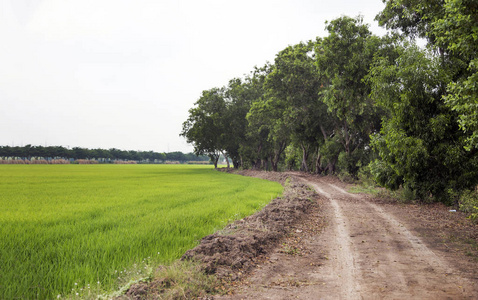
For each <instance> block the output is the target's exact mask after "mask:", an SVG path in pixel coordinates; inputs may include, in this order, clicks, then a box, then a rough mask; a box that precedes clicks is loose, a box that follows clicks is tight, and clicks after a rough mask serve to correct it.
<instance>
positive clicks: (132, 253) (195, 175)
mask: <svg viewBox="0 0 478 300" xmlns="http://www.w3.org/2000/svg"><path fill="white" fill-rule="evenodd" d="M281 192H282V187H281V186H280V185H279V184H278V183H274V182H268V181H265V180H260V179H256V178H248V177H242V176H238V175H231V174H226V173H222V172H216V171H214V170H213V169H212V168H211V167H210V166H191V165H179V166H178V165H0V207H1V209H0V299H15V298H18V299H53V298H64V297H67V298H70V297H73V298H74V297H77V296H78V297H81V298H83V297H88V296H89V295H93V294H98V293H103V292H109V291H112V290H114V289H117V288H118V287H119V286H120V285H122V284H124V283H125V280H126V281H128V280H131V279H138V278H142V277H143V278H144V277H145V276H148V272H149V271H150V270H151V268H152V267H153V266H155V265H157V264H162V263H168V262H170V261H172V260H175V259H177V258H179V257H180V256H181V255H182V254H183V253H184V252H185V251H186V250H187V249H190V248H192V247H194V246H195V245H196V244H197V241H198V240H199V239H200V238H201V237H203V236H206V235H208V234H211V233H213V232H214V231H215V230H217V229H219V228H221V227H222V226H224V225H225V224H226V223H227V222H230V221H232V220H234V219H238V218H241V217H244V216H246V215H249V214H252V213H253V212H254V211H256V210H258V209H260V208H261V207H263V206H264V205H265V204H267V203H268V202H269V201H270V200H271V199H273V198H275V197H277V196H278V195H279V194H280V193H281Z"/></svg>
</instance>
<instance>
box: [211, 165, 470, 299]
mask: <svg viewBox="0 0 478 300" xmlns="http://www.w3.org/2000/svg"><path fill="white" fill-rule="evenodd" d="M292 176H297V177H299V178H300V180H302V181H303V182H304V183H307V184H308V185H309V186H311V187H313V188H314V189H315V190H316V191H317V192H318V193H319V194H320V195H321V198H322V199H321V201H320V203H319V207H320V209H317V207H316V208H315V209H316V211H314V212H313V213H312V214H310V216H309V218H310V220H309V221H308V222H302V223H301V225H300V224H299V225H298V226H297V227H296V229H295V231H294V232H293V234H291V235H290V236H289V237H288V238H287V240H285V241H284V242H283V244H282V246H281V247H279V248H278V249H277V250H276V251H274V252H273V253H272V254H271V255H270V257H268V258H267V260H266V261H265V262H264V263H262V264H260V265H259V266H258V267H257V268H256V269H255V270H254V271H253V272H252V273H251V275H250V276H249V277H248V278H246V279H244V280H243V284H242V285H241V286H240V287H238V288H237V290H236V291H235V294H234V295H232V296H223V297H215V299H297V298H298V299H477V298H478V292H477V287H476V283H477V281H476V273H474V272H473V270H476V268H473V267H472V266H471V267H470V266H468V267H469V268H468V269H467V266H464V267H461V268H459V267H458V265H457V263H454V261H453V259H452V257H448V256H447V255H444V253H443V252H442V251H438V250H436V249H433V248H430V247H428V246H427V245H426V244H425V243H424V241H423V240H422V237H419V236H418V235H417V234H416V233H415V232H413V231H412V230H411V228H414V227H415V226H414V225H415V224H412V223H411V222H416V219H406V218H401V217H400V214H396V211H394V209H393V208H391V207H390V206H387V205H381V204H379V203H375V202H373V201H370V200H369V199H368V197H366V196H363V195H354V194H350V193H348V192H346V191H345V190H344V189H343V188H342V187H341V186H340V185H341V184H340V183H338V182H337V181H334V180H330V179H327V178H323V177H322V178H319V177H315V176H306V175H301V174H298V173H295V174H292ZM402 213H403V210H402ZM397 216H398V217H397ZM318 220H325V222H326V224H323V222H321V221H318ZM475 266H476V264H475Z"/></svg>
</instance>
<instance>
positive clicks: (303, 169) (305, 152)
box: [300, 144, 309, 172]
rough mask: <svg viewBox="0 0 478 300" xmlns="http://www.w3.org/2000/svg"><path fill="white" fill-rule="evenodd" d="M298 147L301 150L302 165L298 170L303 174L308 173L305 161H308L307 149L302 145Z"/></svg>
mask: <svg viewBox="0 0 478 300" xmlns="http://www.w3.org/2000/svg"><path fill="white" fill-rule="evenodd" d="M300 146H301V148H302V165H301V166H300V170H301V171H303V172H309V166H308V165H307V160H308V159H309V149H308V147H305V146H304V145H303V144H301V145H300Z"/></svg>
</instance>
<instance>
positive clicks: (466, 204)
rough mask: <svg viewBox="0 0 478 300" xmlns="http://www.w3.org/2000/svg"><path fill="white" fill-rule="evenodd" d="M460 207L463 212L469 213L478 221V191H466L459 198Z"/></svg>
mask: <svg viewBox="0 0 478 300" xmlns="http://www.w3.org/2000/svg"><path fill="white" fill-rule="evenodd" d="M458 205H459V209H460V210H461V211H462V212H465V213H469V214H470V215H469V218H470V219H471V220H473V221H474V222H478V192H476V191H465V192H463V193H462V194H461V196H460V198H459V200H458Z"/></svg>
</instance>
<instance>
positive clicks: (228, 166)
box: [222, 152, 231, 169]
mask: <svg viewBox="0 0 478 300" xmlns="http://www.w3.org/2000/svg"><path fill="white" fill-rule="evenodd" d="M222 155H224V159H225V160H226V163H227V168H228V169H229V168H230V167H231V166H230V165H229V159H228V158H227V155H226V153H224V152H222Z"/></svg>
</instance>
